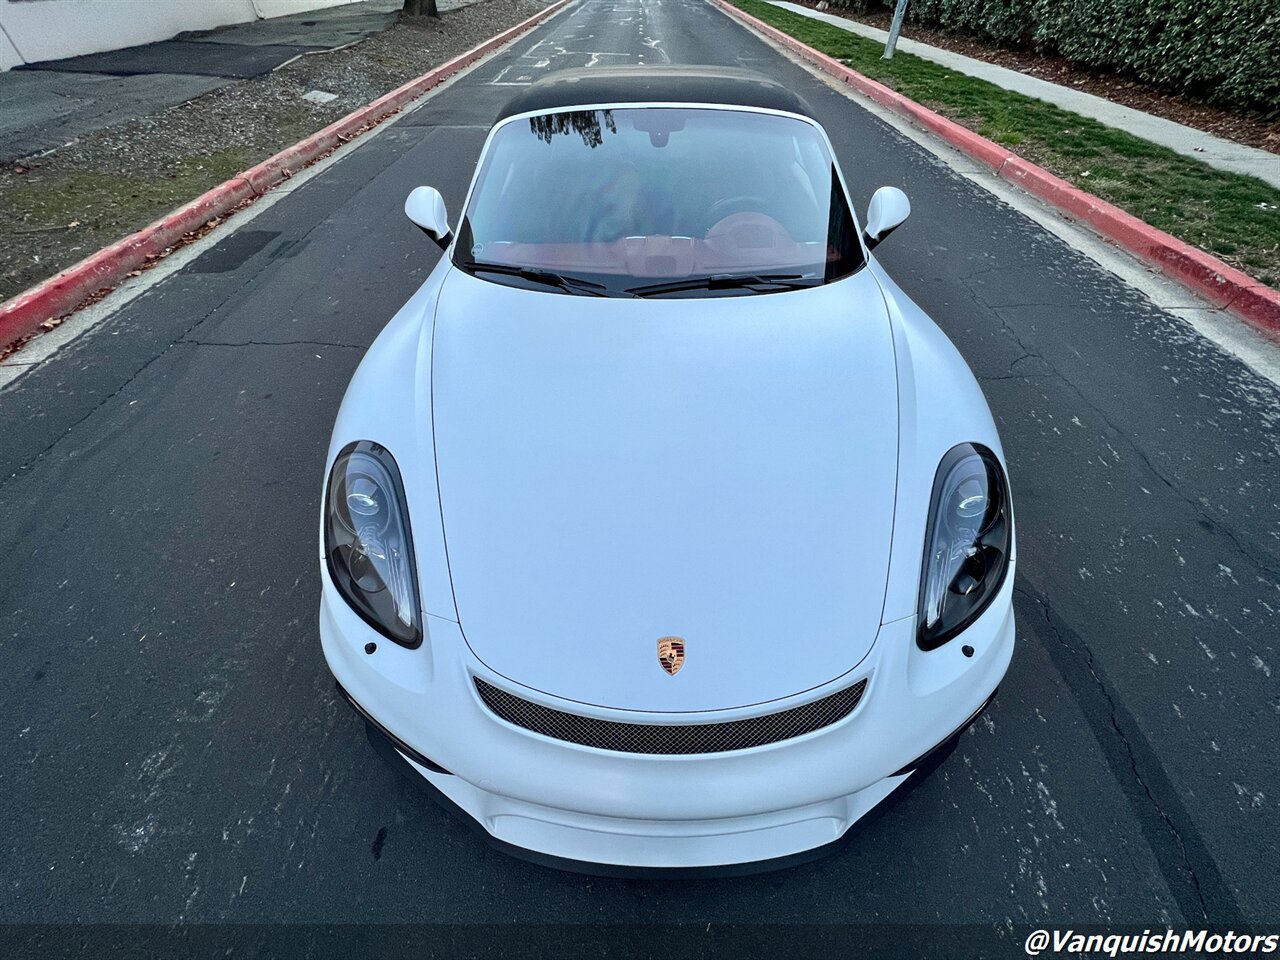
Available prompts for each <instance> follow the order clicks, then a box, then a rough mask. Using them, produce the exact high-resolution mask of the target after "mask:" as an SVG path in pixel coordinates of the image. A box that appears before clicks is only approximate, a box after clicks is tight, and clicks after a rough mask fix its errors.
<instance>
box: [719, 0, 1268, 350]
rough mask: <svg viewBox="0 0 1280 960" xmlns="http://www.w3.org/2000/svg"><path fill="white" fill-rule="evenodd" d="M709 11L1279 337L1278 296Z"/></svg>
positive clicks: (1036, 170)
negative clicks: (904, 120) (788, 52)
mask: <svg viewBox="0 0 1280 960" xmlns="http://www.w3.org/2000/svg"><path fill="white" fill-rule="evenodd" d="M711 2H712V3H713V4H715V5H716V6H717V7H719V8H720V9H721V10H723V11H724V12H725V13H727V14H729V15H730V16H733V17H735V18H737V19H738V20H740V21H742V22H743V23H744V24H746V25H747V26H749V27H751V28H752V29H754V30H756V31H757V32H759V33H761V34H763V35H764V36H766V37H768V38H769V39H771V40H773V41H775V42H776V43H779V44H781V45H782V46H784V47H787V48H788V49H790V50H792V51H794V52H795V53H797V54H798V55H799V56H801V57H803V58H804V59H805V60H808V61H809V62H810V63H812V64H814V65H815V66H816V67H818V68H819V69H821V70H822V71H823V72H824V73H827V74H829V75H831V76H832V77H834V78H836V79H837V80H839V81H841V82H842V83H845V84H848V85H849V86H851V87H853V88H854V89H855V90H857V91H858V92H859V93H861V94H863V95H864V96H866V97H869V98H870V99H872V100H874V101H875V102H876V103H878V104H880V105H881V106H883V107H886V108H887V109H889V110H892V111H893V112H894V113H897V114H899V115H901V116H904V117H907V118H908V119H910V120H913V121H914V122H915V123H917V124H919V125H920V126H922V127H924V128H925V129H926V130H929V131H930V132H931V133H934V134H936V135H937V136H939V137H941V138H942V139H943V140H945V141H947V142H948V143H949V144H951V145H952V146H953V147H956V148H957V149H958V150H960V151H962V152H963V153H966V154H968V155H969V156H970V157H973V158H974V159H975V160H977V161H978V162H979V163H982V164H983V165H985V166H987V167H990V168H991V169H992V170H993V171H994V172H995V174H996V175H997V176H999V177H1001V178H1003V179H1005V180H1008V181H1009V182H1010V183H1014V184H1016V185H1018V186H1019V187H1021V188H1022V189H1023V190H1025V191H1027V192H1028V193H1030V194H1033V195H1035V196H1037V197H1039V198H1040V199H1041V200H1043V201H1045V202H1046V203H1049V204H1051V205H1053V206H1055V207H1057V208H1058V209H1059V210H1061V211H1062V212H1064V213H1066V214H1068V215H1069V216H1071V217H1072V218H1074V219H1076V220H1079V221H1081V222H1082V223H1085V224H1087V225H1088V226H1089V227H1090V228H1091V229H1093V230H1094V231H1095V232H1096V233H1098V234H1100V235H1101V236H1103V237H1105V238H1106V239H1108V240H1110V241H1112V242H1113V243H1115V244H1116V245H1118V246H1121V247H1123V248H1124V249H1126V250H1128V251H1129V252H1130V253H1132V254H1133V255H1134V256H1136V257H1137V258H1138V259H1140V260H1142V261H1143V262H1145V263H1147V264H1150V265H1151V266H1152V267H1154V268H1155V269H1157V270H1159V271H1160V272H1161V273H1163V274H1164V275H1165V276H1167V277H1169V278H1171V279H1173V280H1176V281H1177V282H1178V283H1180V284H1182V285H1183V286H1184V287H1186V288H1188V289H1189V290H1192V291H1193V292H1195V293H1196V294H1198V295H1199V296H1201V297H1203V298H1204V299H1206V300H1208V301H1209V302H1210V303H1212V304H1213V305H1214V306H1216V307H1220V308H1223V309H1226V310H1230V311H1231V312H1232V313H1234V314H1235V315H1236V316H1238V317H1240V318H1241V319H1242V320H1244V321H1245V322H1246V323H1248V324H1249V325H1250V326H1252V327H1255V328H1256V329H1257V330H1259V331H1260V332H1262V333H1264V334H1266V335H1268V336H1270V337H1272V338H1276V337H1280V291H1276V290H1273V289H1272V288H1270V287H1268V286H1267V285H1266V284H1264V283H1262V282H1261V281H1260V280H1256V279H1254V278H1253V277H1251V276H1249V275H1248V274H1247V273H1244V272H1243V271H1241V270H1237V269H1236V268H1235V267H1232V266H1230V265H1229V264H1227V263H1224V262H1223V261H1221V260H1219V259H1218V258H1217V257H1214V256H1211V255H1210V254H1207V253H1205V252H1204V251H1203V250H1199V249H1197V248H1196V247H1193V246H1191V245H1190V244H1188V243H1184V242H1183V241H1181V240H1179V239H1177V238H1176V237H1173V236H1170V235H1169V234H1167V233H1165V232H1164V231H1163V230H1157V229H1156V228H1155V227H1153V226H1151V225H1150V224H1149V223H1144V222H1143V221H1141V220H1139V219H1138V218H1137V217H1135V216H1133V215H1132V214H1128V213H1125V211H1123V210H1121V209H1120V208H1119V207H1116V206H1113V205H1112V204H1110V203H1107V201H1105V200H1103V199H1101V198H1099V197H1095V196H1094V195H1093V194H1091V193H1086V192H1085V191H1083V190H1080V189H1078V188H1077V187H1074V186H1072V185H1071V184H1069V183H1067V181H1065V180H1063V179H1062V178H1061V177H1057V176H1054V175H1053V174H1052V173H1050V172H1049V171H1048V170H1045V169H1044V168H1043V167H1039V166H1036V165H1035V164H1034V163H1031V162H1030V161H1028V160H1024V159H1022V158H1021V157H1019V156H1018V155H1017V154H1015V153H1012V152H1011V151H1009V150H1007V149H1005V148H1004V147H1002V146H1000V145H999V144H998V143H993V142H992V141H990V140H988V139H987V138H986V137H982V136H979V135H978V134H976V133H974V132H973V131H972V130H969V129H968V128H966V127H962V126H960V124H958V123H955V122H954V121H952V120H948V119H947V118H946V117H943V116H941V115H940V114H937V113H934V112H933V111H932V110H930V109H928V108H927V107H923V106H921V105H920V104H918V103H916V102H915V101H914V100H911V99H909V98H907V97H904V96H903V95H902V94H900V93H898V92H897V91H895V90H891V89H889V88H888V87H886V86H885V85H884V84H881V83H877V82H876V81H874V80H872V79H871V78H869V77H866V76H864V75H862V74H861V73H858V72H857V71H856V70H852V69H850V68H849V67H846V66H845V65H844V64H843V63H840V61H838V60H835V59H834V58H832V57H829V56H827V55H826V54H825V53H821V52H819V51H818V50H815V49H814V48H813V47H810V46H808V45H807V44H804V43H801V42H800V41H799V40H797V39H796V38H795V37H793V36H791V35H790V34H788V33H784V32H783V31H782V30H779V29H778V28H777V27H773V26H770V25H769V24H767V23H765V22H764V21H763V20H760V19H758V18H756V17H753V16H751V14H749V13H747V12H745V11H744V10H740V9H739V8H738V7H735V6H734V5H733V4H732V3H730V2H729V0H711Z"/></svg>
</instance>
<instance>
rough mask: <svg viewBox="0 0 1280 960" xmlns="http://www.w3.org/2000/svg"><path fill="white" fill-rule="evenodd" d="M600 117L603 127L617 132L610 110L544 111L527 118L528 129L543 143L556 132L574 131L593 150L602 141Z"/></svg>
mask: <svg viewBox="0 0 1280 960" xmlns="http://www.w3.org/2000/svg"><path fill="white" fill-rule="evenodd" d="M602 118H603V120H604V126H605V128H607V129H608V131H609V132H610V133H617V132H618V128H617V126H616V125H615V124H614V122H613V111H612V110H575V111H572V112H569V113H544V114H542V115H541V116H538V117H530V118H529V129H530V130H532V131H533V133H534V135H535V136H536V137H537V138H538V139H539V140H541V141H542V142H543V143H550V142H551V138H552V137H554V136H556V135H557V134H566V135H567V134H570V133H576V134H578V135H579V136H580V137H582V142H583V143H585V144H586V145H587V146H588V147H590V148H591V149H593V150H594V149H595V148H596V147H598V146H600V144H602V143H604V131H603V130H602V129H601V126H600V122H601V119H602Z"/></svg>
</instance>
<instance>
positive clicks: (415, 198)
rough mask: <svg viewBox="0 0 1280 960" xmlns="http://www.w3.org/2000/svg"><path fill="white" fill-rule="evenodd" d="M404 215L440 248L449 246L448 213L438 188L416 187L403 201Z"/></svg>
mask: <svg viewBox="0 0 1280 960" xmlns="http://www.w3.org/2000/svg"><path fill="white" fill-rule="evenodd" d="M404 215H405V216H406V217H408V218H409V219H410V220H412V221H413V222H414V223H415V224H417V226H418V228H419V229H420V230H421V231H422V232H423V233H425V234H426V235H427V236H428V237H430V238H431V239H432V240H434V241H435V242H436V244H437V245H438V246H439V247H440V249H441V250H444V249H445V248H447V247H448V246H449V241H450V240H452V239H453V234H452V233H451V232H450V231H449V214H448V212H447V211H446V210H445V207H444V197H442V196H440V191H439V190H436V189H435V188H434V187H416V188H415V189H414V190H413V192H412V193H410V194H409V196H408V197H407V198H406V199H405V201H404Z"/></svg>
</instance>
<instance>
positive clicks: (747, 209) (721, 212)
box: [707, 193, 769, 223]
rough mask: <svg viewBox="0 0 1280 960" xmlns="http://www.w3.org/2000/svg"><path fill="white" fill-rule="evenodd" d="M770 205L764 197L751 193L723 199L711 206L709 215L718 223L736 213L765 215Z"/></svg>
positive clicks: (712, 220)
mask: <svg viewBox="0 0 1280 960" xmlns="http://www.w3.org/2000/svg"><path fill="white" fill-rule="evenodd" d="M768 209H769V203H768V201H766V200H765V199H764V198H763V197H758V196H756V195H755V194H751V193H740V194H738V195H737V196H734V197H722V198H721V199H719V200H717V201H716V202H715V203H713V204H712V205H711V207H710V208H709V209H708V210H707V215H708V216H709V217H710V219H711V222H712V223H717V222H718V221H720V220H723V219H724V218H725V217H728V216H730V215H732V214H735V213H765V212H766V211H767V210H768Z"/></svg>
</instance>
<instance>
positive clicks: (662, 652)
mask: <svg viewBox="0 0 1280 960" xmlns="http://www.w3.org/2000/svg"><path fill="white" fill-rule="evenodd" d="M658 663H660V664H661V665H662V669H663V670H665V671H667V673H668V674H670V675H671V676H673V677H674V676H675V675H676V674H677V673H679V672H680V668H681V667H683V666H684V637H659V638H658Z"/></svg>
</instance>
